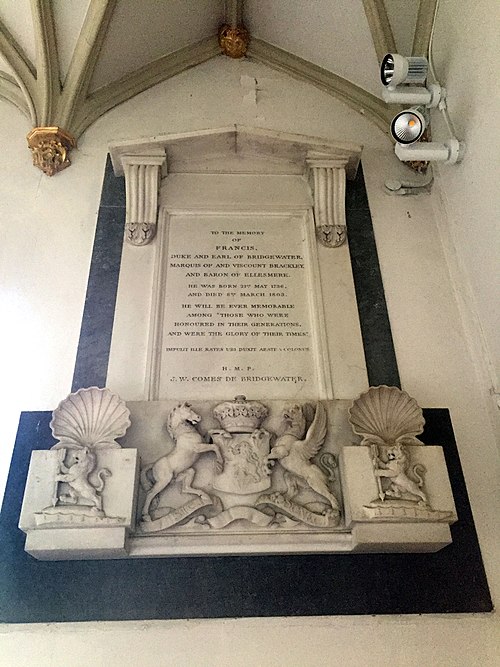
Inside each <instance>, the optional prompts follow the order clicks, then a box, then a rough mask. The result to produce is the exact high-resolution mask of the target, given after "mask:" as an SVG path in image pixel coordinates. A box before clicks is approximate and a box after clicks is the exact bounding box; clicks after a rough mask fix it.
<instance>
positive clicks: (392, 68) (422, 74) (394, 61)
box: [380, 53, 427, 88]
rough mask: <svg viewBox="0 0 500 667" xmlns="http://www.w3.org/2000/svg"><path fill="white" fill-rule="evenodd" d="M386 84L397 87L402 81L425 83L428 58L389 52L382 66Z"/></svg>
mask: <svg viewBox="0 0 500 667" xmlns="http://www.w3.org/2000/svg"><path fill="white" fill-rule="evenodd" d="M380 78H381V79H382V83H383V84H384V86H388V87H389V88H395V87H396V86H398V85H399V84H401V83H409V84H424V83H425V80H426V78H427V58H422V57H419V56H418V57H415V56H412V57H409V58H405V56H400V55H399V54H398V53H388V54H387V55H386V56H384V59H383V60H382V64H381V66H380Z"/></svg>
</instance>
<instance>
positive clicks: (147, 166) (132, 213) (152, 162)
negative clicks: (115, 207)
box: [121, 149, 167, 246]
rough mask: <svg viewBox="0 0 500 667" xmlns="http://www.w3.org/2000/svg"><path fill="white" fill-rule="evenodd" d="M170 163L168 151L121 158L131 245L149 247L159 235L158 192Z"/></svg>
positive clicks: (126, 220) (126, 236)
mask: <svg viewBox="0 0 500 667" xmlns="http://www.w3.org/2000/svg"><path fill="white" fill-rule="evenodd" d="M166 161H167V158H166V155H165V150H164V149H151V150H149V151H145V152H141V153H131V154H126V155H122V157H121V163H122V165H123V172H124V174H125V191H126V219H125V239H126V240H127V242H128V243H130V244H131V245H136V246H142V245H147V244H148V243H150V242H151V241H152V240H153V238H154V237H155V235H156V224H157V215H158V190H159V185H160V178H161V170H162V167H163V171H164V172H165V169H166Z"/></svg>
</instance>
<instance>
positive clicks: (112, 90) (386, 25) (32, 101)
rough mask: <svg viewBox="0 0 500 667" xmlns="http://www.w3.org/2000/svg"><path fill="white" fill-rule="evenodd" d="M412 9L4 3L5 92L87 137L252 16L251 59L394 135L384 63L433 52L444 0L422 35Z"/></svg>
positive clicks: (283, 1) (429, 13)
mask: <svg viewBox="0 0 500 667" xmlns="http://www.w3.org/2000/svg"><path fill="white" fill-rule="evenodd" d="M401 4H402V3H401V2H400V0H385V2H384V0H315V2H314V3H306V2H303V0H266V2H265V3H262V2H261V0H227V1H226V2H224V0H120V2H117V0H3V2H2V7H1V8H0V56H1V59H0V97H3V98H4V99H5V100H7V101H9V102H11V103H12V104H14V105H15V106H16V107H17V108H19V109H20V110H21V111H22V112H23V113H25V114H26V115H27V116H28V117H29V118H30V120H31V122H32V124H33V125H35V126H36V125H38V126H55V125H57V126H60V127H62V128H63V129H65V130H66V131H67V132H69V133H71V134H73V135H74V136H78V135H79V134H81V133H82V132H83V131H84V130H85V129H86V128H87V127H88V126H89V125H90V124H91V123H93V122H94V121H95V120H97V118H99V117H100V116H101V115H102V114H103V113H106V111H108V110H109V109H111V108H113V107H114V106H116V105H118V104H120V103H122V102H124V101H126V100H127V99H130V98H131V97H132V96H134V95H136V94H138V93H140V92H142V91H144V90H146V89H147V88H149V87H151V86H153V85H155V84H157V83H160V82H161V81H164V80H166V79H168V78H170V77H172V76H175V75H176V74H178V73H180V72H182V71H184V70H186V69H188V68H189V67H193V66H195V65H197V64H199V63H201V62H203V61H205V60H208V59H210V58H212V57H213V56H215V55H217V54H219V53H220V50H219V47H218V45H217V38H216V30H217V28H218V26H220V25H221V24H222V23H224V22H226V23H229V24H232V25H234V24H237V23H239V22H241V20H243V22H244V23H245V24H246V26H247V27H248V28H250V33H251V36H252V38H253V39H252V40H251V43H250V47H249V49H248V52H247V56H248V57H250V58H254V59H255V60H258V61H260V62H262V63H264V64H267V65H269V66H271V67H274V68H276V69H279V70H281V71H285V72H287V73H289V74H290V75H292V76H294V77H296V78H299V79H302V80H305V81H308V82H309V83H312V84H313V85H315V86H318V87H319V88H321V89H322V90H325V91H326V92H328V93H329V94H331V95H334V96H336V97H338V98H339V99H340V100H342V101H343V102H345V103H346V104H348V105H349V106H350V107H351V108H352V109H354V110H356V111H357V112H359V113H362V114H364V115H365V117H367V118H368V119H370V120H371V121H373V122H374V123H375V124H376V125H377V126H378V127H381V128H383V129H384V130H386V129H387V120H388V118H389V111H388V109H387V106H386V105H385V103H384V102H383V101H382V100H381V99H380V97H379V88H378V76H377V59H380V57H381V55H382V54H383V53H384V52H386V51H387V50H393V49H394V48H395V44H398V45H399V44H404V45H406V46H408V45H409V44H410V42H412V43H413V51H414V52H415V53H425V52H426V50H427V46H428V42H429V36H430V27H431V25H432V17H433V12H434V7H435V4H436V0H420V4H419V5H418V21H417V24H416V30H415V29H414V25H415V23H414V22H415V20H416V18H415V14H416V10H415V11H414V12H413V15H412V17H410V16H409V14H404V15H401V14H400V12H401V11H402V10H401ZM403 4H404V5H406V4H407V3H406V2H404V3H403ZM391 17H393V19H392V27H391V22H390V19H391ZM393 33H394V34H393ZM2 61H3V62H4V63H6V66H5V67H3V63H2Z"/></svg>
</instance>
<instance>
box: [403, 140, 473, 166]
mask: <svg viewBox="0 0 500 667" xmlns="http://www.w3.org/2000/svg"><path fill="white" fill-rule="evenodd" d="M464 152H465V144H463V143H462V142H460V141H458V140H457V139H455V138H452V139H448V140H447V141H444V142H443V143H439V142H437V141H432V142H421V143H414V144H411V145H404V144H400V143H397V144H396V147H395V153H396V155H397V156H398V158H399V159H400V160H401V162H413V161H414V160H419V161H422V162H432V161H434V162H444V163H446V164H455V163H456V162H460V161H461V160H462V158H463V155H464Z"/></svg>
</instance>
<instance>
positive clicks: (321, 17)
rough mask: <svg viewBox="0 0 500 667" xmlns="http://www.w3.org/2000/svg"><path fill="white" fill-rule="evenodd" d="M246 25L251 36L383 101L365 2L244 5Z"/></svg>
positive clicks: (255, 1)
mask: <svg viewBox="0 0 500 667" xmlns="http://www.w3.org/2000/svg"><path fill="white" fill-rule="evenodd" d="M244 20H245V25H246V26H247V27H248V28H249V30H250V34H251V35H253V36H255V37H258V38H259V39H263V40H265V41H266V42H269V43H270V44H274V46H278V47H280V48H281V49H284V50H285V51H289V52H290V53H293V54H294V55H296V56H299V57H300V58H304V59H305V60H308V61H310V62H312V63H314V64H315V65H319V66H320V67H324V68H325V69H327V70H329V71H331V72H334V73H335V74H339V75H340V76H342V77H343V78H344V79H347V80H348V81H352V82H353V83H355V84H357V85H358V86H361V87H362V88H364V89H365V90H368V91H369V92H371V93H373V94H374V95H377V96H380V92H381V91H380V90H379V89H380V85H379V77H378V63H377V56H376V53H375V48H374V46H373V42H372V38H371V35H370V29H369V26H368V22H367V20H366V16H365V12H364V9H363V4H362V2H361V0H334V1H332V0H309V1H306V2H304V0H270V1H267V2H266V1H263V0H246V2H245V11H244Z"/></svg>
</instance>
